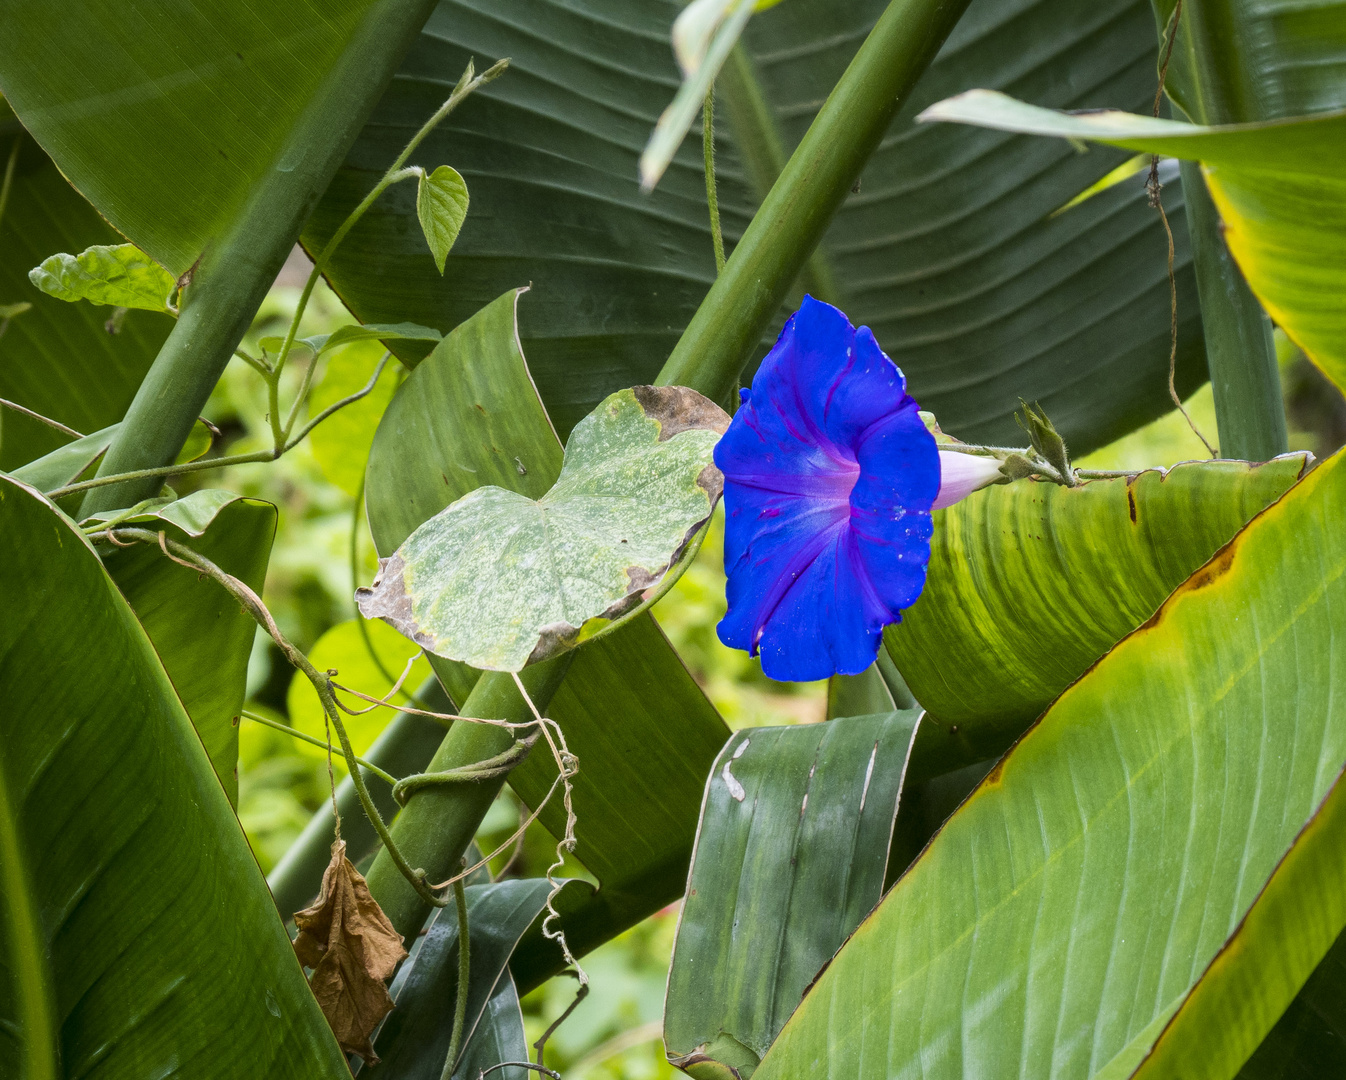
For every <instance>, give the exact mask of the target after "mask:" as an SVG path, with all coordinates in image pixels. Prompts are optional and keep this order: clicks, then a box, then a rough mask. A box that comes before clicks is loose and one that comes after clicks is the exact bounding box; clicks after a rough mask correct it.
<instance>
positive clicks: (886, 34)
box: [656, 0, 969, 401]
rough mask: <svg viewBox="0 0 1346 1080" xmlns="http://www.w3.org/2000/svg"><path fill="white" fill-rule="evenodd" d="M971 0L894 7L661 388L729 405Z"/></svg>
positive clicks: (764, 209)
mask: <svg viewBox="0 0 1346 1080" xmlns="http://www.w3.org/2000/svg"><path fill="white" fill-rule="evenodd" d="M968 2H969V0H892V2H891V3H889V5H888V8H887V10H885V11H884V13H883V14H882V15H881V16H880V17H879V21H878V23H877V24H876V25H875V27H874V29H873V30H872V31H871V32H870V34H869V36H868V37H867V38H866V39H865V42H864V44H863V45H861V46H860V51H859V52H857V53H856V55H855V59H853V60H852V61H851V64H850V66H849V67H848V68H847V69H846V72H845V74H843V75H842V77H841V79H840V81H839V82H838V83H837V85H836V87H835V88H834V89H833V90H832V93H831V94H830V95H829V96H828V98H827V101H826V102H825V103H824V104H823V107H822V109H821V110H820V111H819V113H818V115H817V117H816V118H815V119H814V121H813V123H812V124H811V125H810V127H809V130H808V132H807V133H806V134H805V136H804V138H803V140H802V141H801V142H800V144H799V146H798V148H797V149H796V150H795V152H794V153H793V154H792V155H791V156H790V160H789V161H788V162H787V163H786V165H785V168H784V170H783V171H782V172H781V175H780V177H779V179H777V181H776V183H775V184H774V185H772V188H771V191H770V192H769V193H768V195H767V197H766V199H765V200H764V201H763V202H762V206H761V208H760V209H759V210H758V211H757V214H756V215H755V216H754V217H753V219H752V223H751V224H750V225H749V226H748V230H747V232H745V233H744V234H743V239H742V240H740V241H739V243H738V245H737V247H735V249H734V254H733V257H732V258H730V260H729V262H728V264H727V265H726V267H725V272H724V273H723V274H721V275H720V276H719V277H718V278H717V279H716V281H715V284H714V285H713V286H711V289H710V292H709V293H707V295H706V298H705V300H703V301H702V303H701V307H700V308H699V309H698V310H697V312H696V315H695V316H693V318H692V321H691V323H690V325H689V326H688V327H687V329H686V331H684V333H683V335H682V338H681V340H679V342H678V344H677V346H676V347H675V348H674V350H673V354H672V355H671V356H670V357H669V358H668V362H667V363H666V364H665V365H664V367H663V370H662V371H660V373H659V377H658V379H657V380H656V381H657V382H658V383H659V384H660V385H663V386H669V385H680V386H689V387H691V388H692V389H694V390H699V391H700V392H701V393H702V394H705V395H706V397H708V398H710V399H711V400H712V401H719V400H723V399H724V397H725V395H726V394H727V393H728V392H729V390H730V388H731V387H732V386H733V385H734V381H735V380H736V379H737V378H738V376H739V373H740V372H741V371H742V370H743V365H744V364H745V363H746V362H747V360H748V359H749V357H750V354H751V353H752V351H753V349H754V348H756V346H757V343H758V342H759V341H760V340H761V337H762V333H763V331H765V330H766V328H767V326H768V325H769V323H770V322H771V320H772V318H773V317H774V316H775V315H776V312H777V311H778V310H779V308H780V304H781V301H782V300H783V299H784V298H785V296H786V294H787V293H788V291H789V289H790V286H791V285H792V284H793V282H794V280H795V278H796V277H797V276H798V275H799V272H800V271H801V270H802V269H803V267H804V265H805V263H806V262H807V261H808V258H809V256H810V255H811V254H812V252H813V249H814V248H815V247H817V245H818V241H819V240H821V239H822V236H823V233H824V232H825V231H826V229H827V226H828V225H829V224H830V222H831V220H832V217H833V215H834V214H835V213H836V211H837V209H838V207H840V206H841V203H842V200H843V199H845V197H846V195H847V193H848V192H849V191H850V190H851V187H852V185H853V184H854V183H855V179H856V177H858V176H859V175H860V170H861V169H862V168H864V165H865V162H866V161H868V160H869V156H870V154H871V153H873V151H874V149H875V148H876V147H877V146H878V145H879V141H880V140H881V139H882V138H883V135H884V132H885V131H887V130H888V125H889V124H890V123H891V121H892V119H893V116H894V115H895V114H896V112H897V109H898V107H899V106H900V105H901V104H902V101H903V99H904V98H905V97H906V95H907V94H908V93H909V92H910V90H911V88H912V87H913V86H914V85H915V83H916V80H917V79H918V78H920V76H921V74H922V72H924V71H925V69H926V68H927V67H928V66H929V64H930V61H931V60H933V59H934V56H935V53H936V52H938V51H939V47H940V45H942V44H943V42H944V39H945V38H946V37H947V36H948V34H949V31H951V30H952V29H953V27H954V25H955V24H956V23H957V22H958V20H959V18H960V17H961V16H962V14H963V11H964V10H965V9H966V8H967V5H968Z"/></svg>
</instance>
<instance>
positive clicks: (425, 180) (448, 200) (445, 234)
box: [416, 165, 467, 274]
mask: <svg viewBox="0 0 1346 1080" xmlns="http://www.w3.org/2000/svg"><path fill="white" fill-rule="evenodd" d="M416 216H417V217H418V218H420V219H421V229H422V231H424V233H425V242H426V243H427V244H429V245H430V251H431V253H432V254H433V255H434V257H435V266H436V267H437V268H438V269H439V272H440V273H441V274H442V273H444V260H445V259H447V258H448V257H449V249H450V248H452V247H453V242H454V241H455V240H457V239H458V230H459V229H461V228H462V227H463V219H464V218H465V217H467V184H466V183H465V182H464V181H463V178H462V177H461V176H459V175H458V170H456V169H451V168H449V166H447V165H441V166H440V167H439V168H438V169H436V170H435V171H434V172H432V173H422V174H421V182H420V184H419V185H418V186H417V188H416Z"/></svg>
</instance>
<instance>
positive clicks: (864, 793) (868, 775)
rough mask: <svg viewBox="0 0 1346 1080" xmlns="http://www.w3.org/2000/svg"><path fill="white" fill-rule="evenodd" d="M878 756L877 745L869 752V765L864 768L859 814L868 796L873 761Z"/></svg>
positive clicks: (862, 811) (863, 809)
mask: <svg viewBox="0 0 1346 1080" xmlns="http://www.w3.org/2000/svg"><path fill="white" fill-rule="evenodd" d="M878 756H879V744H878V743H877V742H876V743H875V744H874V749H873V750H871V751H870V752H869V764H868V765H867V766H865V786H864V787H863V788H861V789H860V813H862V814H863V813H864V812H865V797H866V796H867V795H868V794H869V781H870V779H871V778H872V777H873V776H874V759H875V758H876V757H878Z"/></svg>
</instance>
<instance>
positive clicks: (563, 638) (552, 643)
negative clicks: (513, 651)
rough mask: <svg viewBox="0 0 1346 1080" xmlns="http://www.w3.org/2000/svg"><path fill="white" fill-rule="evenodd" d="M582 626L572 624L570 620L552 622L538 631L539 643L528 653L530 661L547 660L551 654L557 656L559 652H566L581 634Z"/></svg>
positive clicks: (532, 662) (534, 662) (530, 662)
mask: <svg viewBox="0 0 1346 1080" xmlns="http://www.w3.org/2000/svg"><path fill="white" fill-rule="evenodd" d="M579 632H580V628H579V627H578V626H571V625H570V624H569V623H568V622H558V623H551V624H550V625H549V626H544V627H543V628H542V629H541V630H539V631H538V635H537V644H536V645H534V646H533V651H532V652H531V653H529V654H528V663H529V664H536V663H538V662H539V661H541V660H546V659H547V657H549V656H555V655H556V654H557V653H559V652H565V650H566V649H568V648H570V647H571V645H573V644H574V643H575V638H577V637H578V636H579Z"/></svg>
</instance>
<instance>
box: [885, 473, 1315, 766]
mask: <svg viewBox="0 0 1346 1080" xmlns="http://www.w3.org/2000/svg"><path fill="white" fill-rule="evenodd" d="M1305 464H1306V458H1305V455H1303V454H1289V455H1286V456H1285V457H1282V458H1277V459H1276V460H1274V461H1271V462H1268V463H1266V464H1264V465H1249V464H1248V463H1247V462H1241V461H1205V462H1188V463H1186V464H1183V465H1178V466H1176V467H1175V468H1173V469H1170V470H1168V471H1167V472H1163V471H1160V470H1149V471H1147V472H1142V473H1139V474H1137V475H1135V476H1133V477H1129V478H1127V477H1123V478H1118V479H1113V480H1091V481H1088V482H1087V483H1085V484H1082V485H1080V486H1079V487H1074V488H1065V487H1061V486H1060V485H1057V484H1052V483H1047V482H1045V481H1044V482H1038V481H1023V480H1021V481H1018V482H1016V483H1013V484H1006V485H1003V486H994V487H989V488H984V489H983V490H981V491H978V492H975V493H973V494H972V495H970V496H968V498H966V499H964V500H963V501H962V502H960V503H958V504H957V505H955V506H951V507H949V508H948V509H946V510H940V511H936V514H935V521H936V524H935V532H934V537H933V539H932V542H931V555H930V570H929V576H928V578H927V581H926V586H925V590H924V592H923V593H922V594H921V597H920V599H919V600H917V602H916V603H915V605H914V606H913V607H912V608H911V610H909V611H907V612H904V613H903V616H902V622H901V623H899V624H897V625H896V626H892V627H890V628H889V629H888V630H887V631H886V633H885V641H886V643H887V645H888V649H889V652H890V653H891V655H892V658H893V660H894V661H895V662H896V663H897V666H898V668H899V670H900V671H901V672H902V675H903V677H904V678H905V679H906V681H907V685H908V686H910V687H911V691H912V693H913V694H915V696H916V700H917V701H919V702H920V703H921V704H922V705H923V706H924V707H925V708H927V709H929V710H930V713H931V714H932V715H933V716H934V717H936V718H937V719H938V721H939V723H938V724H930V725H927V726H926V727H925V728H923V729H922V732H921V734H920V736H919V737H918V740H917V750H916V752H915V754H914V756H913V760H912V767H913V770H914V771H915V772H916V773H917V774H926V775H928V774H930V773H932V772H941V771H945V770H947V769H950V768H956V767H957V766H959V765H963V764H971V763H972V762H975V761H979V760H983V759H985V758H988V757H994V756H995V755H997V754H999V753H1000V752H1001V751H1002V750H1004V749H1005V748H1006V747H1007V746H1008V745H1009V744H1010V743H1011V742H1012V741H1013V740H1014V739H1015V737H1017V736H1018V734H1019V733H1020V732H1021V731H1023V729H1024V728H1025V727H1026V726H1027V725H1028V723H1029V722H1030V721H1031V720H1033V719H1034V718H1035V717H1036V716H1038V715H1039V714H1040V713H1041V712H1042V711H1043V710H1044V709H1045V708H1046V707H1047V706H1048V705H1049V704H1050V703H1051V701H1052V700H1053V699H1054V698H1055V697H1056V696H1057V695H1058V694H1060V693H1061V691H1062V690H1064V689H1065V688H1066V687H1067V686H1068V685H1070V683H1071V682H1073V681H1074V680H1075V679H1076V678H1078V677H1079V676H1080V675H1082V674H1083V673H1084V672H1085V670H1086V669H1087V668H1088V667H1089V665H1090V664H1092V663H1093V662H1094V661H1095V660H1097V659H1098V658H1099V657H1100V656H1102V655H1103V654H1104V653H1105V652H1107V650H1108V649H1109V648H1111V647H1112V645H1113V644H1114V643H1115V642H1117V641H1118V640H1119V639H1121V638H1122V637H1123V636H1125V635H1126V634H1127V633H1129V632H1130V631H1132V630H1134V629H1135V628H1136V627H1137V626H1139V625H1140V624H1141V623H1143V622H1144V621H1145V620H1146V619H1148V618H1149V617H1150V616H1151V615H1153V614H1154V612H1155V610H1156V609H1157V608H1158V607H1159V605H1160V604H1161V603H1163V600H1164V597H1166V596H1167V595H1168V594H1169V593H1170V592H1171V591H1172V590H1173V589H1174V588H1175V587H1177V586H1178V585H1179V584H1180V583H1181V582H1182V581H1183V580H1184V579H1185V578H1186V577H1187V575H1189V574H1190V573H1191V572H1192V571H1193V570H1195V569H1196V568H1197V567H1198V566H1200V565H1201V564H1202V563H1203V562H1205V561H1206V560H1207V559H1208V558H1210V557H1211V555H1213V554H1214V553H1215V551H1216V550H1217V549H1218V548H1219V547H1220V546H1221V545H1222V544H1224V543H1225V542H1226V541H1227V540H1229V539H1230V537H1232V536H1233V535H1234V534H1235V533H1236V532H1237V531H1238V530H1239V528H1240V527H1241V526H1242V525H1243V523H1244V522H1246V521H1247V520H1248V519H1249V518H1251V517H1252V516H1253V515H1254V514H1256V513H1257V512H1258V511H1260V510H1261V509H1262V508H1263V507H1265V506H1266V505H1267V504H1268V503H1270V502H1272V501H1274V500H1275V499H1277V498H1279V497H1280V496H1281V495H1282V494H1283V493H1284V492H1285V490H1286V489H1287V488H1289V487H1290V485H1291V484H1293V483H1294V482H1295V480H1296V479H1298V477H1299V475H1300V473H1301V472H1302V471H1303V469H1304V467H1305Z"/></svg>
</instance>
